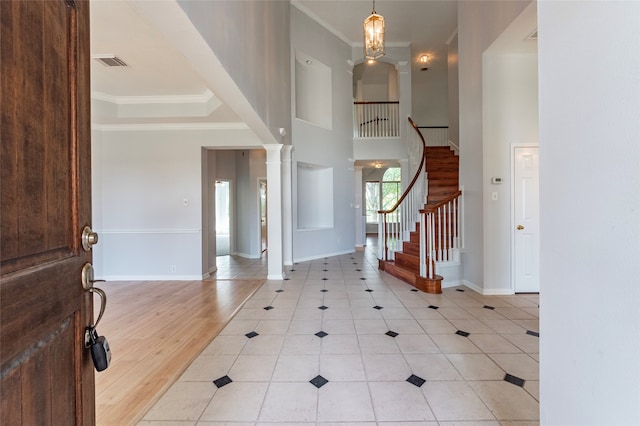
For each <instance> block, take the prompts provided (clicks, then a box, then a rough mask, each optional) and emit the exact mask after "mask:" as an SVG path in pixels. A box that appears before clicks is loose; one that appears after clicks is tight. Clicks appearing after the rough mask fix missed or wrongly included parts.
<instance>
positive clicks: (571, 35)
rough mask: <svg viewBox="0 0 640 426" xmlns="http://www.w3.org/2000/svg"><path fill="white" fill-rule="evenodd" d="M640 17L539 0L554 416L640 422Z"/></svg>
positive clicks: (549, 386)
mask: <svg viewBox="0 0 640 426" xmlns="http://www.w3.org/2000/svg"><path fill="white" fill-rule="evenodd" d="M639 17H640V2H634V1H629V2H608V1H593V2H562V1H555V2H550V1H549V2H548V1H542V2H539V4H538V28H539V40H538V43H539V44H538V49H539V64H540V65H539V84H540V167H541V169H540V197H541V229H542V234H541V291H540V296H541V302H540V321H541V322H540V356H541V359H540V397H541V400H540V414H541V424H543V425H560V424H562V425H604V424H607V425H638V424H640V338H639V337H640V309H638V302H640V285H639V278H638V277H640V120H639V119H638V117H640V26H639V25H638V22H639Z"/></svg>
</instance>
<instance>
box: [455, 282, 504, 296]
mask: <svg viewBox="0 0 640 426" xmlns="http://www.w3.org/2000/svg"><path fill="white" fill-rule="evenodd" d="M460 284H462V285H464V286H465V287H469V288H470V289H471V290H473V291H475V292H476V293H479V294H481V295H483V296H512V295H514V294H515V293H514V292H513V290H512V289H510V288H480V287H479V286H477V285H475V284H474V283H472V282H470V281H467V280H462V282H461V283H460Z"/></svg>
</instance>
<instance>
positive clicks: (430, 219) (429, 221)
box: [420, 191, 462, 280]
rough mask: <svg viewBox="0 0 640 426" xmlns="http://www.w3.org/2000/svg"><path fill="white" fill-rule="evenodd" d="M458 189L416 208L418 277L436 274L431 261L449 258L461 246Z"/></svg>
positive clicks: (460, 196) (432, 277)
mask: <svg viewBox="0 0 640 426" xmlns="http://www.w3.org/2000/svg"><path fill="white" fill-rule="evenodd" d="M461 203H462V191H457V192H456V193H455V194H452V195H450V196H449V197H447V198H445V199H444V200H442V201H440V202H438V203H436V204H427V205H426V206H425V208H424V209H421V210H420V229H421V230H424V231H421V232H420V276H421V277H424V278H426V279H428V280H433V279H435V277H436V274H435V263H436V262H447V261H451V260H453V250H455V249H460V248H462V238H461V236H462V229H461V223H462V221H461V211H462V206H461Z"/></svg>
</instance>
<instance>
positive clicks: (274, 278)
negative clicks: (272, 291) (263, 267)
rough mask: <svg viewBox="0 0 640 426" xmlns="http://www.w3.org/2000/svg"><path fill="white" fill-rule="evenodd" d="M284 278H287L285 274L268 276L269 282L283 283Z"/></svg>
mask: <svg viewBox="0 0 640 426" xmlns="http://www.w3.org/2000/svg"><path fill="white" fill-rule="evenodd" d="M284 278H285V276H284V274H273V275H267V280H269V281H282V280H284Z"/></svg>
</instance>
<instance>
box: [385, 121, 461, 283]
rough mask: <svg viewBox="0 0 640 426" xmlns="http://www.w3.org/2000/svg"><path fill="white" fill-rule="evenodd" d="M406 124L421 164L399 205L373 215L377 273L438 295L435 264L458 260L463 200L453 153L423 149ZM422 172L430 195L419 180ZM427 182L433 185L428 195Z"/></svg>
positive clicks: (437, 277)
mask: <svg viewBox="0 0 640 426" xmlns="http://www.w3.org/2000/svg"><path fill="white" fill-rule="evenodd" d="M409 123H410V124H411V125H412V126H413V127H414V129H415V130H416V132H417V134H418V135H419V137H420V143H421V145H422V147H421V149H420V150H418V149H416V150H415V151H416V154H417V153H418V152H419V153H420V155H421V161H420V165H419V167H418V168H417V170H416V174H415V176H414V177H413V179H412V181H411V183H410V185H409V186H408V187H407V189H406V190H405V191H404V193H403V194H402V196H401V197H400V199H399V200H398V202H397V203H396V204H395V205H394V206H393V207H392V208H391V209H388V210H380V211H378V213H379V214H380V223H379V226H378V230H379V231H378V232H379V241H380V242H381V244H380V253H379V268H380V269H381V270H385V271H387V272H388V273H390V274H391V275H394V276H396V277H398V278H400V279H402V280H403V281H405V282H407V283H409V284H411V285H413V286H415V287H416V288H418V289H420V290H423V291H426V292H428V293H441V292H442V290H441V281H442V280H443V277H441V276H439V275H437V274H436V263H438V262H440V263H444V262H449V261H454V260H458V259H459V258H458V253H459V250H460V249H462V248H463V238H462V235H463V226H462V214H461V212H462V209H463V206H464V201H463V193H462V191H460V190H459V189H458V177H457V173H458V172H457V170H458V159H457V157H456V158H452V159H450V157H449V156H450V155H453V154H452V153H451V151H450V150H449V149H448V148H445V147H436V148H434V147H427V144H426V142H425V139H424V137H423V135H422V133H421V132H420V130H419V128H418V127H417V126H416V125H415V123H414V122H413V120H411V118H409ZM442 149H446V151H448V152H449V154H445V152H444V151H442ZM410 151H411V149H410ZM416 156H417V155H416ZM436 158H437V160H436ZM434 161H435V162H434ZM450 164H451V166H450ZM454 170H455V171H454ZM426 172H428V174H427V177H428V178H429V179H428V180H429V191H427V188H426V183H425V179H424V176H425V175H424V173H426ZM450 174H453V175H454V176H455V177H453V176H450ZM431 175H433V176H431ZM421 177H422V178H421ZM432 180H433V181H434V182H433V183H436V182H437V186H436V187H435V188H434V190H433V191H432V189H431V188H430V187H431V183H432V182H431V181H432ZM427 192H429V196H427V195H426V194H427ZM431 192H433V194H431ZM398 211H400V212H401V214H400V213H398Z"/></svg>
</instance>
